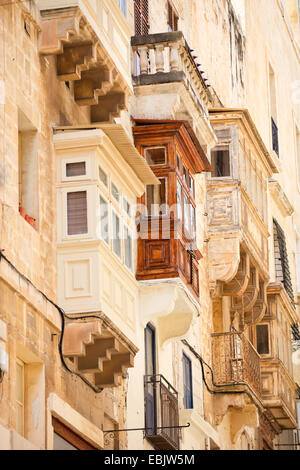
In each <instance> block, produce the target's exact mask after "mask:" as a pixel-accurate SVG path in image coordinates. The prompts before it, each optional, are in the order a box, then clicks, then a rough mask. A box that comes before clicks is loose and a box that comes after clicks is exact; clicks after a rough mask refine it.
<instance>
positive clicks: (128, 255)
mask: <svg viewBox="0 0 300 470" xmlns="http://www.w3.org/2000/svg"><path fill="white" fill-rule="evenodd" d="M124 250H125V265H126V266H127V268H128V269H130V271H132V237H131V235H130V233H129V230H128V228H127V227H124Z"/></svg>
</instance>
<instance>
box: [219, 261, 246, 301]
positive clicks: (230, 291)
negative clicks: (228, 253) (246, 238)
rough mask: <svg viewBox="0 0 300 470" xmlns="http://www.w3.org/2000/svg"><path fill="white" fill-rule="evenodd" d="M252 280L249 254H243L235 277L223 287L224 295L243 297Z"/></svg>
mask: <svg viewBox="0 0 300 470" xmlns="http://www.w3.org/2000/svg"><path fill="white" fill-rule="evenodd" d="M249 280H250V258H249V255H248V254H247V253H241V255H240V263H239V267H238V270H237V273H236V275H235V277H234V278H233V279H232V280H231V281H230V282H227V283H226V284H225V285H224V287H223V295H225V296H229V297H239V296H242V295H243V294H244V293H245V292H246V289H247V287H248V283H249Z"/></svg>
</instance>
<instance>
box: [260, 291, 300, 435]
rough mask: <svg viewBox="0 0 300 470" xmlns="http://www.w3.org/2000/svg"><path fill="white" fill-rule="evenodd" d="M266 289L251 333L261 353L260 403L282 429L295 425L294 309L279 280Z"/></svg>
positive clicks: (295, 316) (295, 317)
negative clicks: (264, 307)
mask: <svg viewBox="0 0 300 470" xmlns="http://www.w3.org/2000/svg"><path fill="white" fill-rule="evenodd" d="M267 292H268V309H267V311H266V314H265V316H264V317H263V319H262V320H261V322H260V323H259V324H257V325H256V326H255V328H253V333H252V334H253V338H254V339H255V341H256V346H257V350H258V352H259V354H260V357H261V374H262V398H263V403H264V405H265V407H266V408H268V409H269V411H270V412H271V413H272V415H273V416H274V418H275V419H276V421H277V423H278V424H279V425H280V426H281V428H282V429H296V428H297V418H296V389H297V385H296V384H295V381H294V379H293V367H292V325H294V323H296V321H297V313H296V310H295V308H294V306H293V304H292V303H291V300H290V298H289V296H288V294H287V292H286V290H285V288H284V286H283V284H281V283H272V284H270V285H269V286H268V291H267Z"/></svg>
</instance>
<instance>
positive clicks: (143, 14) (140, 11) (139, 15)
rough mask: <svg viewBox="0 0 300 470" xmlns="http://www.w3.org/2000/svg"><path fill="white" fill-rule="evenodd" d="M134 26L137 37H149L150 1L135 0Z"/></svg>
mask: <svg viewBox="0 0 300 470" xmlns="http://www.w3.org/2000/svg"><path fill="white" fill-rule="evenodd" d="M134 24H135V35H136V36H147V35H148V34H149V3H148V0H134Z"/></svg>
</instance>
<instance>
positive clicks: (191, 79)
mask: <svg viewBox="0 0 300 470" xmlns="http://www.w3.org/2000/svg"><path fill="white" fill-rule="evenodd" d="M131 45H132V47H133V51H134V52H135V54H134V60H135V61H134V64H133V75H134V81H135V83H136V85H147V84H149V85H150V84H152V83H171V82H180V81H184V82H185V84H186V86H187V88H188V89H189V91H190V93H191V95H192V97H193V99H194V100H195V102H196V104H197V105H198V106H199V107H200V109H201V110H202V111H204V109H203V104H204V106H205V107H207V106H208V104H209V102H210V101H211V99H212V96H211V93H210V91H209V88H208V86H207V84H206V79H205V78H203V76H202V73H201V71H200V70H199V68H198V66H199V65H198V64H197V63H196V62H195V60H194V56H193V55H192V50H191V49H190V48H189V46H188V44H187V42H186V40H185V39H184V36H183V33H182V32H181V31H175V32H169V33H162V34H150V35H147V36H134V37H133V38H132V39H131ZM205 114H207V113H205Z"/></svg>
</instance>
